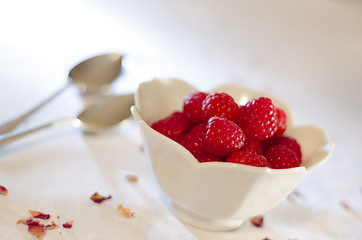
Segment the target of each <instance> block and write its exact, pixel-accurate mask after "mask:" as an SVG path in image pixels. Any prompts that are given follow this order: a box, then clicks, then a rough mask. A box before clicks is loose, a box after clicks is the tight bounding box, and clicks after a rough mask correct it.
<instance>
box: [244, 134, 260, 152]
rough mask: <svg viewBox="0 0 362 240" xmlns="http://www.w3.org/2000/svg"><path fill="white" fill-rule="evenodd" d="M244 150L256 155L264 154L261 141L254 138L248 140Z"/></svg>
mask: <svg viewBox="0 0 362 240" xmlns="http://www.w3.org/2000/svg"><path fill="white" fill-rule="evenodd" d="M242 150H248V151H249V152H252V153H255V154H262V153H263V148H262V147H261V144H260V141H258V140H256V139H254V138H246V139H245V143H244V146H243V148H242Z"/></svg>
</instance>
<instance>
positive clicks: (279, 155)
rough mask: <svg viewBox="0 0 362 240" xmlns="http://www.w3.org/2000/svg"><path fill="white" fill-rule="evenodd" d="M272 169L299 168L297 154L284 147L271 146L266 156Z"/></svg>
mask: <svg viewBox="0 0 362 240" xmlns="http://www.w3.org/2000/svg"><path fill="white" fill-rule="evenodd" d="M264 156H265V158H266V159H267V160H268V162H269V164H270V167H271V168H276V169H282V168H293V167H299V162H298V159H297V156H296V154H295V153H294V152H293V151H291V150H290V149H288V148H286V147H283V146H270V147H269V148H268V150H266V152H265V154H264Z"/></svg>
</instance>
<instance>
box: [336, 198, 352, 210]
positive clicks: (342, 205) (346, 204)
mask: <svg viewBox="0 0 362 240" xmlns="http://www.w3.org/2000/svg"><path fill="white" fill-rule="evenodd" d="M339 204H340V205H341V207H342V208H343V209H345V210H349V209H350V208H351V207H350V206H349V204H348V203H347V202H346V201H343V200H342V201H340V202H339Z"/></svg>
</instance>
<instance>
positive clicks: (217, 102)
mask: <svg viewBox="0 0 362 240" xmlns="http://www.w3.org/2000/svg"><path fill="white" fill-rule="evenodd" d="M202 111H203V120H204V121H205V122H206V121H208V120H209V119H210V118H211V117H215V116H216V117H223V118H226V119H228V120H230V121H234V120H235V119H236V116H237V115H238V112H239V106H238V104H237V103H236V102H235V101H234V99H233V98H232V97H231V96H230V95H228V94H227V93H220V92H214V93H211V94H209V95H207V97H206V98H205V100H204V101H203V103H202Z"/></svg>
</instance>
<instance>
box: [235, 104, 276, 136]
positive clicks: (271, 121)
mask: <svg viewBox="0 0 362 240" xmlns="http://www.w3.org/2000/svg"><path fill="white" fill-rule="evenodd" d="M277 121H278V120H277V118H276V111H275V107H274V105H273V102H272V100H271V99H269V98H265V97H259V98H255V99H252V100H250V101H249V102H247V103H246V105H245V106H241V107H240V112H239V115H238V118H237V120H236V123H237V124H238V125H239V126H240V127H241V129H242V130H243V132H244V133H245V135H246V136H248V137H252V138H255V139H257V140H265V139H267V138H270V137H271V136H273V134H274V133H275V131H276V130H277Z"/></svg>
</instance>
